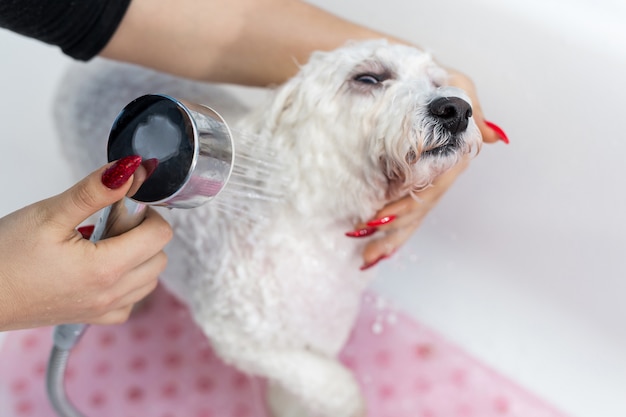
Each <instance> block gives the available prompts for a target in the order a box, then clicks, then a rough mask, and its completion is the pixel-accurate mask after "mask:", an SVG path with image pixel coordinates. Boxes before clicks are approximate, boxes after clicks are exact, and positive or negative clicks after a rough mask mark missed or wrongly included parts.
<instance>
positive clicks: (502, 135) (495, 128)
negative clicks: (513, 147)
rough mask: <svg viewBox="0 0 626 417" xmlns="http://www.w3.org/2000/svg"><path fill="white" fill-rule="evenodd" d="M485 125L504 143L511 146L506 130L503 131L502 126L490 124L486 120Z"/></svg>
mask: <svg viewBox="0 0 626 417" xmlns="http://www.w3.org/2000/svg"><path fill="white" fill-rule="evenodd" d="M485 124H486V125H487V126H489V128H490V129H491V130H493V131H494V132H496V134H497V135H498V137H499V138H500V140H501V141H502V142H504V143H506V144H507V145H508V144H509V137H508V136H507V135H506V133H504V130H502V128H501V127H500V126H498V125H497V124H495V123H492V122H488V121H487V120H485Z"/></svg>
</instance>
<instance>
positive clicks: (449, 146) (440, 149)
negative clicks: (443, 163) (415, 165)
mask: <svg viewBox="0 0 626 417" xmlns="http://www.w3.org/2000/svg"><path fill="white" fill-rule="evenodd" d="M458 149H459V141H458V139H456V138H453V139H450V140H449V141H448V142H446V143H445V144H443V145H440V146H437V147H434V148H430V149H428V150H425V151H423V152H422V154H421V156H422V157H423V158H429V157H446V156H449V155H450V154H452V153H454V152H456V151H458Z"/></svg>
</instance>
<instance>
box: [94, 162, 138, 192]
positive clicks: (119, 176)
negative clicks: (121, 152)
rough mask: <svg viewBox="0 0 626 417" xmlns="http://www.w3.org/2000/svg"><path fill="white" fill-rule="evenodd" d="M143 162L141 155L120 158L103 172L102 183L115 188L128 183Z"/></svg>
mask: <svg viewBox="0 0 626 417" xmlns="http://www.w3.org/2000/svg"><path fill="white" fill-rule="evenodd" d="M140 164H141V156H138V155H130V156H125V157H123V158H122V159H120V160H118V161H117V162H116V163H115V164H113V165H111V166H110V167H109V168H108V169H107V170H106V171H104V173H103V174H102V184H104V186H105V187H107V188H110V189H112V190H115V189H117V188H120V187H121V186H122V185H124V184H126V181H128V179H129V178H130V177H131V175H133V174H134V173H135V171H136V170H137V168H139V165H140Z"/></svg>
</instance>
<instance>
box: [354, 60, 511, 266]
mask: <svg viewBox="0 0 626 417" xmlns="http://www.w3.org/2000/svg"><path fill="white" fill-rule="evenodd" d="M448 74H449V78H448V85H450V86H454V87H458V88H461V89H462V90H464V91H465V92H467V93H468V95H469V96H470V98H471V99H472V108H473V117H474V120H475V121H476V124H477V125H478V128H479V129H480V133H481V134H482V139H483V142H484V143H495V142H497V141H500V140H501V141H503V142H504V143H507V144H508V142H509V140H508V138H507V136H506V134H505V133H504V132H503V131H502V130H501V129H499V128H498V127H497V126H495V125H494V124H493V123H490V122H487V121H485V117H484V114H483V111H482V108H481V106H480V102H479V101H478V94H477V92H476V87H475V85H474V83H473V82H472V80H471V79H470V78H469V77H467V76H466V75H464V74H462V73H460V72H458V71H456V70H452V69H448ZM468 165H469V158H466V159H465V160H463V161H462V162H461V163H459V164H457V165H456V166H455V167H454V168H452V169H450V170H449V171H447V172H445V173H444V174H442V175H440V176H439V178H437V180H435V182H434V183H433V185H432V186H431V187H429V188H427V189H425V190H423V191H421V192H419V193H417V196H418V197H419V199H415V198H413V197H412V196H406V197H404V198H402V199H400V200H397V201H395V202H393V203H390V204H388V205H387V206H385V207H384V208H383V209H381V210H380V211H379V212H378V213H376V215H375V216H374V218H373V219H371V220H370V221H369V222H368V223H363V224H358V225H356V228H355V230H357V231H364V230H367V231H368V232H364V233H367V234H368V235H372V234H374V232H377V231H379V230H380V231H384V232H386V233H385V234H384V236H383V237H381V238H379V239H374V240H372V241H371V242H369V243H368V244H367V246H366V247H365V249H364V251H363V261H364V263H363V266H362V267H361V269H369V268H371V267H373V266H374V265H376V264H377V263H378V262H380V261H382V260H384V259H387V258H389V257H390V256H391V255H393V253H395V251H397V250H398V249H399V248H400V247H401V246H402V245H403V244H404V243H406V241H407V240H409V239H410V238H411V236H412V235H413V233H414V232H415V231H416V230H417V229H418V228H419V227H420V225H421V224H422V222H423V221H424V219H425V218H426V215H427V214H428V213H429V212H430V210H431V209H432V208H433V207H435V206H436V205H437V203H438V202H439V200H440V199H441V197H442V196H443V195H444V194H445V193H446V191H447V190H448V189H449V188H450V187H451V186H452V184H453V183H454V181H455V180H456V178H457V177H458V176H459V175H461V173H462V172H463V171H464V170H465V168H467V166H468Z"/></svg>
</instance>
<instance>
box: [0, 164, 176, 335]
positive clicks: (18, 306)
mask: <svg viewBox="0 0 626 417" xmlns="http://www.w3.org/2000/svg"><path fill="white" fill-rule="evenodd" d="M120 162H122V161H120ZM121 168H122V169H121V170H120V164H115V165H112V164H109V165H107V166H106V167H103V168H101V169H99V170H97V171H96V172H94V173H92V174H91V175H89V176H88V177H86V178H85V179H84V180H82V181H81V182H79V183H78V184H76V185H75V186H73V187H72V188H70V189H69V190H67V191H65V192H63V193H61V194H59V195H57V196H55V197H52V198H49V199H47V200H44V201H41V202H38V203H35V204H32V205H30V206H27V207H25V208H22V209H20V210H18V211H16V212H13V213H11V214H9V215H7V216H5V217H3V218H1V219H0V265H2V269H0V331H2V330H10V329H19V328H28V327H37V326H44V325H54V324H59V323H81V322H82V323H94V324H112V323H119V322H123V321H125V320H126V319H127V318H128V315H129V314H130V311H131V308H132V306H133V304H134V303H136V302H137V301H139V300H141V299H142V298H143V297H144V296H146V295H147V294H148V293H150V292H151V291H152V290H153V289H154V288H155V287H156V284H157V277H158V275H159V274H160V273H161V271H162V270H163V269H164V268H165V264H166V256H165V254H164V253H163V252H162V249H163V247H164V246H165V244H166V243H167V242H168V241H169V240H170V238H171V236H172V232H171V229H170V227H169V225H168V224H167V222H165V220H163V218H162V217H161V216H160V215H159V214H158V213H156V212H155V211H152V210H148V212H147V216H146V218H145V220H144V221H143V222H142V223H141V224H140V225H139V226H137V227H136V228H135V229H133V230H131V231H129V232H127V233H124V234H122V235H120V236H117V237H113V238H109V239H105V240H101V241H99V242H96V243H92V242H90V241H89V240H87V239H84V238H83V236H82V235H81V233H79V232H78V231H76V229H75V228H76V226H77V225H78V224H80V223H81V222H82V221H84V220H85V219H86V218H88V217H89V216H91V215H92V214H94V213H96V212H97V211H98V210H100V209H101V208H104V207H106V206H108V205H110V204H112V203H113V202H115V201H117V200H120V199H121V198H123V197H124V196H125V195H126V194H127V193H128V192H129V190H130V189H131V188H134V187H135V186H136V185H134V184H135V183H136V182H137V177H139V176H140V175H136V176H135V178H134V179H135V182H133V181H131V180H129V178H130V177H131V175H132V174H133V171H134V170H135V169H136V168H137V165H134V166H122V167H121ZM103 174H104V177H103ZM105 184H106V185H108V187H107V186H105ZM131 193H132V191H131Z"/></svg>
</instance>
